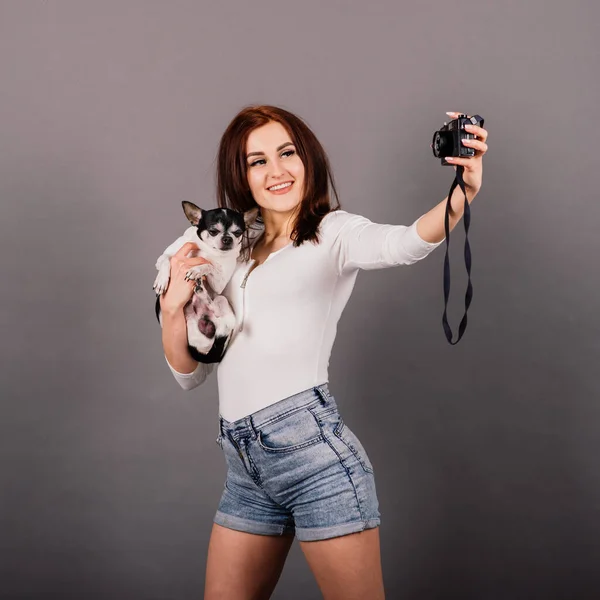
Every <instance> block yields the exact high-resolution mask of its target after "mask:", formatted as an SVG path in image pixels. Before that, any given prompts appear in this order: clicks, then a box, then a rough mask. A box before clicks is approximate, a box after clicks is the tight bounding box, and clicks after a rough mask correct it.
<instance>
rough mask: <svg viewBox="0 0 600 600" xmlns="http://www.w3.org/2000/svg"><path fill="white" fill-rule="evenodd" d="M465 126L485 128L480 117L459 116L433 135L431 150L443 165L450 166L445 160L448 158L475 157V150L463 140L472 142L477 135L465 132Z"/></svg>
mask: <svg viewBox="0 0 600 600" xmlns="http://www.w3.org/2000/svg"><path fill="white" fill-rule="evenodd" d="M465 125H478V126H479V127H483V119H482V118H481V117H480V116H479V115H474V116H472V117H467V115H463V114H461V115H458V117H457V118H456V119H453V120H452V121H450V122H449V123H447V124H446V123H445V124H444V126H443V127H441V128H440V129H439V130H438V131H436V132H435V133H434V134H433V141H432V144H431V149H432V150H433V155H434V156H435V157H436V158H440V159H441V160H442V165H444V166H446V165H450V164H451V163H449V162H448V161H446V160H445V158H446V156H457V157H460V158H469V157H471V156H475V149H474V148H469V147H467V146H464V145H463V143H462V140H472V139H474V138H475V135H473V134H472V133H469V132H468V131H466V130H465Z"/></svg>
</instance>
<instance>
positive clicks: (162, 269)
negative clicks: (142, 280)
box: [152, 254, 171, 296]
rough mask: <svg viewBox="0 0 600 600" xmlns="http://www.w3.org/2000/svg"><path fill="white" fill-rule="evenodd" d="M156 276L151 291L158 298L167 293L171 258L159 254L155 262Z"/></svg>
mask: <svg viewBox="0 0 600 600" xmlns="http://www.w3.org/2000/svg"><path fill="white" fill-rule="evenodd" d="M156 268H157V269H158V275H157V276H156V279H155V280H154V284H153V285H152V289H153V290H154V291H155V292H156V293H157V294H158V295H159V296H160V295H161V294H163V293H164V292H166V291H167V287H168V286H169V279H170V278H171V257H170V256H168V255H167V254H161V255H160V256H159V257H158V260H157V261H156Z"/></svg>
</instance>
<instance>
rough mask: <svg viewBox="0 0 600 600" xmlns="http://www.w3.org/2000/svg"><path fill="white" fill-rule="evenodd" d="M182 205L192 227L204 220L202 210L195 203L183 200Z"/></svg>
mask: <svg viewBox="0 0 600 600" xmlns="http://www.w3.org/2000/svg"><path fill="white" fill-rule="evenodd" d="M181 205H182V206H183V212H184V213H185V216H186V217H187V220H188V221H189V222H190V223H191V224H192V225H198V223H199V222H200V219H201V218H202V209H201V208H200V207H199V206H196V205H195V204H194V203H193V202H188V201H187V200H183V201H182V203H181Z"/></svg>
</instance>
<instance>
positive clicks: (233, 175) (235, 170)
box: [217, 105, 341, 257]
mask: <svg viewBox="0 0 600 600" xmlns="http://www.w3.org/2000/svg"><path fill="white" fill-rule="evenodd" d="M273 121H274V122H276V123H281V125H283V127H284V128H285V130H286V131H287V132H288V134H289V135H290V137H291V138H292V142H293V143H294V145H295V146H296V151H297V152H298V156H299V157H300V160H301V161H302V163H303V165H304V190H303V197H302V200H301V201H300V210H299V213H298V216H297V217H296V221H295V223H294V228H293V230H292V233H291V238H292V240H293V243H294V246H300V245H301V244H302V243H303V242H305V241H307V240H310V241H311V242H315V241H316V242H317V243H318V241H319V237H318V234H317V230H318V227H319V223H320V222H321V219H322V218H323V217H324V216H325V215H326V214H327V213H329V212H332V211H334V210H338V209H339V208H341V206H340V202H339V198H338V194H337V190H336V188H335V182H334V179H333V174H332V172H331V167H330V165H329V159H328V158H327V154H326V153H325V150H324V149H323V146H322V145H321V143H320V142H319V140H318V139H317V138H316V136H315V134H314V133H313V132H312V131H311V129H310V128H309V127H308V125H307V124H306V123H305V122H304V121H303V120H302V119H300V118H299V117H297V116H296V115H294V114H293V113H291V112H289V111H287V110H284V109H283V108H278V107H276V106H265V105H259V106H247V107H245V108H244V109H242V110H241V111H240V112H239V113H238V114H237V115H236V116H235V117H234V118H233V120H232V121H231V123H230V124H229V126H228V127H227V129H226V130H225V133H224V134H223V136H222V138H221V142H220V144H219V152H218V164H217V202H218V206H219V208H232V209H233V210H237V211H240V212H246V211H247V210H250V209H251V208H254V207H258V205H257V203H256V201H255V200H254V198H253V196H252V192H251V191H250V188H249V187H248V179H247V161H246V144H247V141H248V136H249V135H250V132H251V131H253V130H254V129H257V128H258V127H261V126H263V125H266V124H267V123H269V122H273ZM329 182H330V183H331V189H332V191H333V194H334V195H335V199H336V202H337V206H335V207H331V204H330V196H329ZM257 222H258V223H259V224H261V223H262V220H261V218H260V215H259V216H258V218H257ZM246 251H247V248H246ZM246 257H247V255H246Z"/></svg>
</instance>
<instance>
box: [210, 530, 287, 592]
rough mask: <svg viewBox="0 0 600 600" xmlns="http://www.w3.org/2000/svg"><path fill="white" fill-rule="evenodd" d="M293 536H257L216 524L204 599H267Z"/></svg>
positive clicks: (212, 535)
mask: <svg viewBox="0 0 600 600" xmlns="http://www.w3.org/2000/svg"><path fill="white" fill-rule="evenodd" d="M293 541H294V534H286V535H257V534H253V533H245V532H243V531H236V530H233V529H229V528H228V527H222V526H221V525H217V523H213V528H212V532H211V536H210V541H209V544H208V559H207V562H206V582H205V586H204V600H268V599H269V598H270V597H271V594H272V593H273V590H274V589H275V585H276V584H277V581H279V576H280V575H281V571H282V570H283V565H284V563H285V559H286V558H287V555H288V552H289V550H290V547H291V545H292V542H293Z"/></svg>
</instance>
